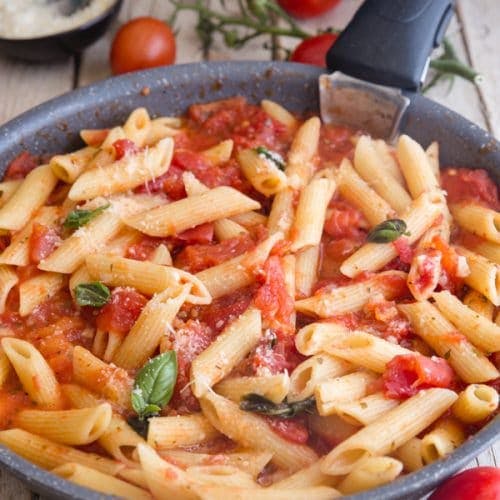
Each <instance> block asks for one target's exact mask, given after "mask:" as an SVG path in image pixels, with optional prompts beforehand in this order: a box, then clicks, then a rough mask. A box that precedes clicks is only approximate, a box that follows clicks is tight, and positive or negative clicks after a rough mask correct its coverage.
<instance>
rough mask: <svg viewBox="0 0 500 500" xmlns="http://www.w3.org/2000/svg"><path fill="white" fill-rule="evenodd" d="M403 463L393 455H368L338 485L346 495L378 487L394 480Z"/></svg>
mask: <svg viewBox="0 0 500 500" xmlns="http://www.w3.org/2000/svg"><path fill="white" fill-rule="evenodd" d="M402 470H403V464H402V463H401V462H400V461H399V460H396V459H395V458H392V457H368V458H366V459H365V460H363V461H362V462H361V463H360V464H359V465H358V466H357V467H356V468H355V469H354V470H352V471H351V472H350V473H349V474H348V475H347V476H346V477H345V478H344V479H342V481H341V482H340V483H339V484H338V485H337V489H338V490H339V491H340V492H341V493H342V494H344V495H350V494H352V493H357V492H359V491H365V490H369V489H371V488H377V487H379V486H382V485H384V484H387V483H390V482H391V481H394V480H395V479H396V478H397V477H398V476H399V474H400V473H401V471H402Z"/></svg>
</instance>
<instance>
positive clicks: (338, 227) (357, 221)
mask: <svg viewBox="0 0 500 500" xmlns="http://www.w3.org/2000/svg"><path fill="white" fill-rule="evenodd" d="M367 227H368V223H367V222H366V219H365V217H364V215H363V214H362V213H361V212H360V211H359V210H358V209H356V208H354V207H353V206H351V205H349V203H346V202H344V201H338V200H337V201H332V202H330V208H329V209H328V212H327V219H326V221H325V227H324V230H325V233H327V234H328V235H330V236H332V237H333V238H337V239H341V238H349V239H351V240H358V239H359V236H360V231H362V230H363V229H366V228H367Z"/></svg>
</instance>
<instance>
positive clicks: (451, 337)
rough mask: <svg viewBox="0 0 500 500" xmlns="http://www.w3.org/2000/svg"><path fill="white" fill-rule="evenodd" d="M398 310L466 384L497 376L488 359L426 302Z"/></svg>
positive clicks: (403, 305)
mask: <svg viewBox="0 0 500 500" xmlns="http://www.w3.org/2000/svg"><path fill="white" fill-rule="evenodd" d="M398 307H399V310H400V311H402V312H403V314H405V315H406V317H407V318H408V319H409V320H410V323H411V326H412V328H413V330H414V331H415V333H416V334H417V335H418V336H419V337H421V338H422V339H423V340H425V342H426V343H427V344H429V345H430V346H431V347H432V349H434V351H435V352H436V353H437V354H438V355H439V356H441V357H444V358H447V360H448V362H449V363H450V364H451V366H452V367H453V369H454V370H455V372H456V373H457V374H458V376H459V377H460V378H461V379H462V380H463V381H465V382H467V383H476V382H486V381H487V380H493V379H495V378H497V377H498V376H499V375H500V374H499V373H498V370H497V369H496V368H495V366H494V365H493V364H492V363H491V362H490V361H489V360H488V358H487V357H486V356H485V355H484V354H482V353H480V352H479V351H478V350H477V349H476V348H475V347H474V346H473V345H472V344H471V343H470V342H469V341H468V340H467V338H466V337H465V336H463V335H462V334H460V333H458V332H457V330H456V329H455V327H454V326H453V324H452V323H450V322H449V321H448V320H447V319H446V318H445V317H444V316H443V315H442V314H441V313H440V311H439V309H437V308H436V307H434V306H433V305H432V304H430V303H429V302H426V301H423V302H416V303H413V304H400V305H399V306H398Z"/></svg>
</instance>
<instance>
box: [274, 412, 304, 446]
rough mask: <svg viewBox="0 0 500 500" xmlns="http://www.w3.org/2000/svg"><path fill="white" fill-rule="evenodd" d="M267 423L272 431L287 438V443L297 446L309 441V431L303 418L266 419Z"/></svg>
mask: <svg viewBox="0 0 500 500" xmlns="http://www.w3.org/2000/svg"><path fill="white" fill-rule="evenodd" d="M266 421H267V423H268V425H269V427H271V429H272V430H273V431H274V432H276V434H279V435H280V436H281V437H283V438H285V439H286V440H287V441H290V442H292V443H297V444H305V443H307V440H308V439H309V431H308V429H307V426H306V425H305V424H304V421H303V419H302V418H301V417H295V418H287V419H283V418H279V417H266Z"/></svg>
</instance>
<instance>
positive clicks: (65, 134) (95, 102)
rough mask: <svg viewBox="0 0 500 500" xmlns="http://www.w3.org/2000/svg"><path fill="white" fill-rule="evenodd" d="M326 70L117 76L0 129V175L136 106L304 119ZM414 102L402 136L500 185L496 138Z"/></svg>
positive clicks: (464, 458)
mask: <svg viewBox="0 0 500 500" xmlns="http://www.w3.org/2000/svg"><path fill="white" fill-rule="evenodd" d="M320 73H321V70H320V69H319V68H314V67H312V66H305V65H301V64H294V63H272V62H240V63H238V62H230V63H228V62H225V63H224V62H223V63H208V64H206V63H200V64H186V65H175V66H170V67H162V68H157V69H153V70H148V71H142V72H138V73H130V74H127V75H123V76H120V77H115V78H111V79H108V80H105V81H103V82H100V83H97V84H95V85H91V86H89V87H86V88H81V89H78V90H75V91H73V92H71V93H68V94H66V95H64V96H61V97H59V98H57V99H54V100H52V101H49V102H47V103H45V104H42V105H40V106H37V107H36V108H34V109H33V110H31V111H29V112H27V113H24V114H23V115H21V116H19V117H17V118H15V119H14V120H12V121H10V122H9V123H7V124H5V125H4V126H3V127H0V176H1V175H2V173H3V172H4V171H5V168H6V166H7V164H8V163H9V162H10V160H12V159H13V158H14V157H15V156H16V155H17V154H19V152H20V151H22V150H24V149H28V150H30V151H32V152H33V153H37V154H46V153H56V152H63V151H70V150H72V149H75V148H77V147H81V144H82V143H81V140H80V138H79V135H78V131H79V130H80V129H82V128H102V127H109V126H111V125H113V124H116V123H119V122H123V121H124V120H125V118H126V117H127V115H128V113H130V111H131V110H133V109H134V108H136V107H138V106H144V107H146V108H147V109H148V110H149V111H150V112H151V113H153V114H155V115H156V116H159V115H174V114H179V113H183V112H185V111H186V108H187V106H188V105H189V104H191V103H193V102H207V101H211V100H214V99H221V98H224V97H228V96H233V95H237V94H240V95H244V96H246V97H247V98H248V99H249V100H250V101H252V102H259V101H260V100H261V99H273V100H275V101H277V102H279V103H281V104H283V105H285V106H286V107H287V108H288V109H291V110H293V111H296V112H299V113H310V112H317V111H318V85H317V78H318V76H319V74H320ZM146 89H147V90H146ZM410 98H411V105H410V107H409V109H408V112H407V114H408V116H407V119H406V121H405V124H404V126H403V131H404V132H406V133H408V134H409V135H411V136H412V137H414V138H415V139H416V140H417V141H419V142H420V143H421V144H423V145H424V146H427V145H428V144H429V143H430V142H431V141H432V140H438V141H439V142H440V154H441V160H442V162H443V164H444V165H457V166H460V165H463V166H470V167H481V168H485V169H486V170H488V172H489V173H490V174H491V175H492V177H493V178H494V179H495V180H496V182H497V183H498V184H500V175H499V174H500V168H499V165H500V144H499V143H498V142H497V141H495V139H493V138H492V137H491V136H489V135H488V134H487V133H486V132H485V131H484V130H482V129H481V128H479V127H478V126H476V125H474V124H473V123H471V122H469V121H467V120H466V119H464V118H463V117H461V116H459V115H457V114H456V113H454V112H453V111H450V110H448V109H446V108H444V107H443V106H440V105H438V104H436V103H434V102H432V101H430V100H429V99H427V98H425V97H422V96H420V95H416V94H411V95H410ZM499 433H500V418H499V417H497V418H496V419H495V420H493V421H492V422H490V423H489V424H488V425H487V426H485V427H484V428H483V429H482V430H481V431H480V432H478V433H477V434H475V435H474V436H472V437H470V438H469V439H468V440H467V441H466V442H465V443H464V444H463V445H462V446H460V448H458V449H457V450H456V451H455V452H454V453H452V454H451V455H450V456H448V457H447V458H446V459H444V460H439V461H437V462H435V463H433V464H431V465H429V466H427V467H425V468H424V469H422V470H420V471H418V472H416V473H413V474H409V475H406V476H404V477H402V478H400V479H397V480H396V481H394V482H392V483H391V484H388V485H386V486H383V487H381V488H377V489H374V490H371V491H369V492H366V493H362V494H358V495H354V496H352V497H349V498H350V499H352V500H354V499H355V500H396V499H405V500H412V499H417V498H420V497H421V496H422V495H424V494H425V493H427V492H429V491H430V490H432V489H433V488H435V487H436V485H438V484H439V483H440V482H442V481H443V480H445V479H446V478H447V477H449V476H450V475H452V474H454V473H455V472H457V471H458V470H460V469H461V468H462V467H464V466H465V465H466V464H467V463H469V462H470V461H471V460H472V459H473V458H474V457H476V456H477V455H478V454H479V453H481V452H482V451H483V450H485V449H486V448H487V447H488V446H490V445H491V444H493V443H494V442H495V440H496V439H497V438H498V435H499ZM0 466H2V467H3V468H5V469H6V470H8V471H10V472H12V473H13V474H14V475H16V476H17V477H19V478H20V479H21V480H22V481H24V482H25V484H26V485H27V486H29V487H30V488H32V489H33V490H35V491H37V492H39V493H42V494H45V495H46V496H47V497H48V498H50V499H54V500H56V499H68V500H69V499H73V500H98V499H100V500H102V499H104V498H111V497H105V496H103V495H101V494H98V493H96V492H91V491H90V490H88V489H85V488H81V487H79V486H76V485H74V484H72V483H69V482H68V481H65V480H63V479H61V478H58V477H56V476H54V475H53V474H50V473H48V472H45V471H43V470H42V469H40V468H38V467H36V466H35V465H33V464H31V463H28V462H27V461H25V460H23V459H21V458H20V457H19V456H17V455H16V454H15V453H13V452H11V451H9V450H8V449H6V448H3V447H0ZM0 497H1V494H0Z"/></svg>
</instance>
